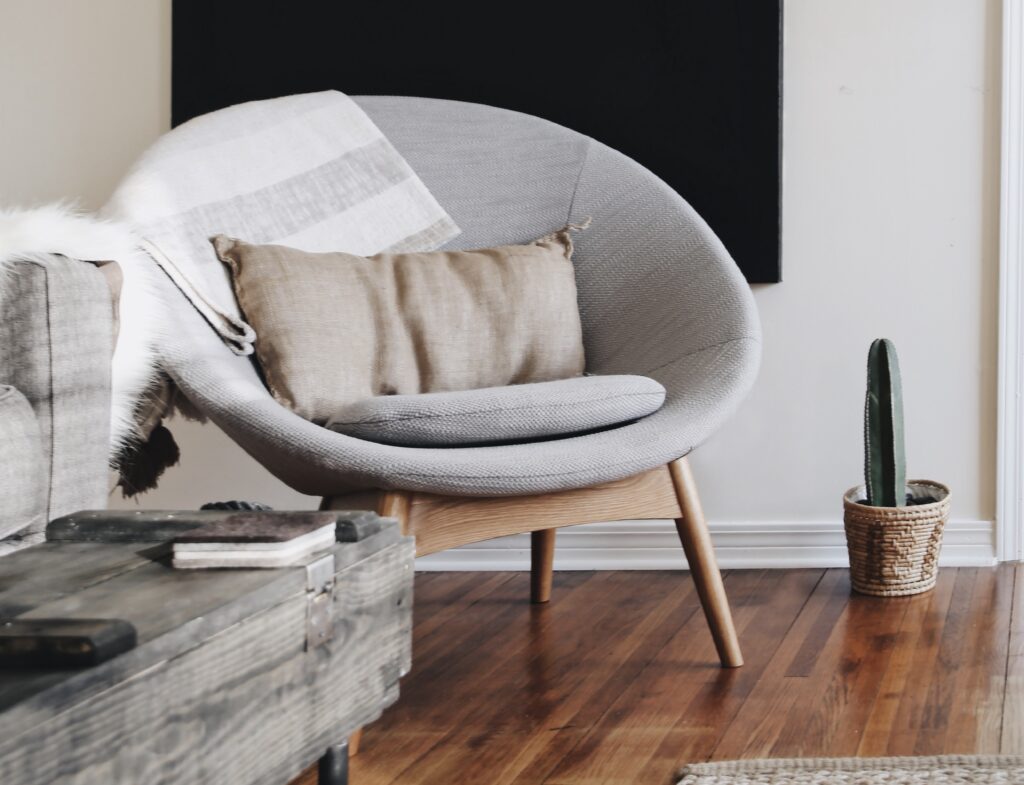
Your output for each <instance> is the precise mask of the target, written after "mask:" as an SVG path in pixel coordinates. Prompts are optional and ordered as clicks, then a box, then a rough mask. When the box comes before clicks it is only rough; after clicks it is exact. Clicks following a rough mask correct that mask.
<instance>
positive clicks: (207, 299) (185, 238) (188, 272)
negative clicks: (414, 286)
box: [103, 91, 459, 354]
mask: <svg viewBox="0 0 1024 785" xmlns="http://www.w3.org/2000/svg"><path fill="white" fill-rule="evenodd" d="M103 214H104V215H105V216H106V217H109V218H113V219H117V220H120V221H124V222H127V223H129V224H131V225H132V226H133V227H134V228H135V230H136V232H137V233H138V235H139V236H141V237H142V246H143V248H144V249H145V250H146V251H147V252H148V253H149V254H150V255H151V256H153V258H154V259H155V260H156V262H157V263H158V264H159V265H160V266H161V268H163V270H164V271H165V272H166V273H167V274H168V275H169V276H170V277H171V278H172V279H173V280H174V282H175V283H176V284H177V285H178V287H179V288H180V289H181V290H182V291H183V292H184V293H185V295H186V296H187V297H188V298H189V299H190V300H191V301H192V303H193V305H195V307H196V308H198V309H199V311H200V312H201V313H202V314H203V315H204V316H205V317H206V319H207V321H209V322H210V324H211V325H212V326H213V327H214V329H216V330H217V331H218V332H219V333H220V335H221V336H222V337H223V338H224V340H225V341H226V342H227V343H228V345H229V346H231V348H232V349H233V350H234V351H235V352H237V353H239V354H249V353H251V352H252V341H253V340H254V339H255V335H254V333H253V331H252V329H251V328H250V327H249V326H248V325H247V324H245V322H244V321H242V318H241V314H240V312H239V310H238V307H237V305H236V303H235V298H234V295H233V292H232V289H231V284H230V280H229V278H228V273H227V271H226V269H225V268H224V266H223V265H222V264H221V263H220V261H219V260H218V259H217V257H216V255H215V254H214V251H213V248H212V246H211V245H210V242H209V238H210V237H211V236H213V235H216V234H226V235H230V236H233V237H238V238H241V239H243V240H246V241H247V242H251V243H277V244H281V245H290V246H293V247H296V248H301V249H303V250H306V251H339V250H340V251H347V252H349V253H355V254H359V255H371V254H375V253H380V252H382V251H405V250H430V249H433V248H437V247H438V246H440V245H442V244H444V243H445V242H446V241H447V240H449V239H451V238H452V237H455V236H456V235H457V234H458V233H459V229H458V227H457V226H456V225H455V223H454V222H453V221H452V220H451V218H450V217H449V216H448V215H447V213H445V211H444V210H443V209H442V208H441V206H440V205H439V204H438V203H437V201H436V200H435V199H434V197H433V196H431V194H430V192H429V191H428V190H427V188H426V186H425V185H424V184H423V182H422V181H421V180H420V179H419V178H418V177H417V176H416V174H415V172H413V171H412V169H411V168H410V167H409V165H408V163H406V161H405V159H404V158H402V156H401V155H400V154H399V153H398V151H397V150H395V148H394V147H392V146H391V144H390V143H389V142H388V140H387V139H386V138H385V137H384V135H383V134H382V133H381V131H380V129H379V128H377V126H376V125H374V123H373V121H371V120H370V118H369V117H367V115H366V114H365V113H364V112H363V110H362V109H360V108H359V106H357V105H356V103H355V102H354V101H352V99H350V98H349V97H348V96H346V95H343V94H342V93H338V92H334V91H329V92H322V93H309V94H305V95H294V96H287V97H285V98H275V99H271V100H266V101H255V102H252V103H247V104H240V105H238V106H232V107H229V108H227V109H222V110H220V111H217V112H212V113H210V114H207V115H203V116H201V117H197V118H195V119H193V120H190V121H189V122H187V123H184V124H182V125H180V126H178V127H177V128H175V129H173V130H172V131H170V132H168V133H167V134H165V135H164V136H162V137H161V138H160V139H159V140H158V141H157V142H156V143H155V144H154V145H153V146H152V147H151V148H150V149H149V150H148V151H147V152H146V153H145V154H144V155H143V156H142V157H141V158H140V159H139V160H138V162H137V163H136V164H135V166H134V167H133V168H132V169H131V170H130V171H129V173H128V174H127V176H126V177H125V178H124V180H123V181H122V182H121V184H120V186H119V187H118V188H117V190H116V191H115V193H114V195H113V196H112V197H111V199H110V201H109V202H108V203H107V205H106V207H104V209H103Z"/></svg>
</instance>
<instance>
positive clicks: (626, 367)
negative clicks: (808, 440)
mask: <svg viewBox="0 0 1024 785" xmlns="http://www.w3.org/2000/svg"><path fill="white" fill-rule="evenodd" d="M354 100H355V101H356V102H357V103H358V104H359V105H360V106H361V107H362V108H363V109H364V110H365V112H366V113H367V114H368V115H369V116H370V118H371V119H372V120H373V121H374V122H375V123H376V124H377V125H378V126H379V127H380V129H381V130H382V131H383V132H384V134H385V135H386V136H387V137H388V139H389V140H390V141H391V142H392V144H393V145H394V146H395V147H396V148H397V149H398V151H399V152H400V153H402V155H404V156H405V158H406V159H407V160H408V162H409V163H410V164H411V166H412V168H413V170H414V171H415V172H416V173H417V174H418V175H419V176H420V178H422V180H423V182H424V183H425V184H426V186H427V187H428V188H429V189H430V191H431V192H432V193H433V195H434V196H435V197H436V199H437V201H438V202H439V203H440V204H441V205H442V206H443V207H444V209H445V210H447V211H448V213H449V214H450V215H451V217H452V218H453V219H454V221H455V222H456V223H457V224H458V226H459V227H460V228H461V229H462V233H461V235H460V236H458V237H457V238H455V240H454V241H452V242H451V243H450V246H451V247H457V248H482V247H490V246H495V245H501V244H511V243H520V242H528V241H530V240H532V239H533V238H535V237H539V236H541V235H543V234H545V233H547V232H550V231H552V230H553V229H555V228H557V227H560V226H563V225H565V224H566V223H581V222H583V221H585V220H586V219H588V218H590V219H591V221H592V225H591V227H590V228H589V229H588V230H587V231H585V232H581V233H579V234H578V235H576V237H575V240H576V252H575V255H574V258H573V262H574V264H575V269H576V277H577V285H578V293H579V307H580V312H581V318H582V324H583V333H584V348H585V352H586V362H587V371H588V372H589V373H592V374H602V375H604V374H636V375H643V376H647V377H650V378H652V379H654V380H656V381H657V382H659V383H660V384H661V385H663V386H664V387H665V388H666V390H667V396H666V399H665V403H664V405H663V406H662V407H661V408H660V409H659V410H658V411H656V412H655V413H654V414H651V415H650V416H647V417H644V418H642V419H640V420H638V421H634V422H631V423H628V424H624V425H622V426H621V427H614V428H611V429H608V430H603V431H600V432H595V433H587V434H584V435H577V436H572V437H569V438H559V439H548V440H544V441H538V442H535V443H514V444H505V445H498V446H472V447H463V448H459V447H448V448H436V447H435V448H423V447H402V446H393V445H387V444H382V443H377V442H371V441H365V440H361V439H357V438H353V437H350V436H346V435H342V434H340V433H336V432H334V431H331V430H328V429H326V428H323V427H320V426H319V425H315V424H313V423H312V422H308V421H306V420H303V419H301V418H300V417H298V416H297V415H295V414H293V413H292V412H291V411H289V410H287V409H285V408H284V407H282V406H281V405H280V404H278V403H277V402H276V401H275V400H274V398H272V397H271V395H270V393H269V392H268V390H267V388H266V387H265V386H264V384H263V382H262V381H261V379H260V376H259V374H258V371H257V369H256V367H255V366H254V364H253V362H252V361H251V360H250V358H247V357H242V356H238V355H236V354H234V353H232V352H231V351H230V350H229V349H228V348H227V347H226V346H225V344H224V343H223V342H222V341H221V339H220V338H219V337H218V335H217V334H216V333H215V332H214V330H213V329H212V328H211V327H210V326H209V325H208V323H207V322H206V321H205V320H204V319H203V318H202V317H201V316H200V314H199V313H198V312H197V311H196V310H195V309H194V308H193V307H192V306H191V305H190V303H189V301H188V300H187V299H186V298H185V297H184V296H183V295H182V294H181V293H180V292H179V291H178V290H177V289H176V288H175V287H174V286H173V285H172V284H171V283H170V281H165V282H164V284H163V285H165V286H166V287H167V292H166V296H167V298H168V299H169V300H170V301H171V302H172V310H173V316H174V319H175V322H176V323H175V330H174V332H173V337H171V338H170V339H168V340H167V343H166V345H164V346H163V347H162V349H161V355H162V364H163V366H164V368H165V369H166V371H167V373H168V374H169V375H170V376H171V378H172V379H173V381H174V382H175V383H176V385H177V386H178V387H179V389H180V390H181V391H182V392H183V393H184V395H185V396H186V397H187V398H188V399H190V401H191V402H192V403H193V404H194V405H195V406H197V407H198V408H199V409H200V410H201V411H202V413H203V414H205V415H206V416H208V417H209V418H210V419H211V420H213V422H215V423H216V424H217V425H218V426H219V427H220V428H222V429H223V430H224V431H225V432H226V433H227V434H228V435H229V436H230V437H231V438H232V439H234V440H235V441H236V442H237V443H238V444H239V445H241V446H242V447H243V448H244V449H245V450H246V451H247V452H248V453H250V454H251V455H252V456H253V457H254V458H256V459H257V460H258V461H259V462H260V463H261V464H263V465H264V466H265V467H266V468H267V469H269V470H270V471H271V472H272V473H273V474H274V475H276V476H277V477H279V478H280V479H281V480H283V481H284V482H285V483H287V484H288V485H289V486H291V487H292V488H294V489H295V490H297V491H300V492H302V493H306V494H314V495H318V496H322V497H323V508H324V509H374V510H376V511H378V512H379V513H380V514H384V515H389V516H393V517H395V518H398V519H399V521H400V522H401V524H402V526H403V528H404V529H405V531H407V532H408V533H410V534H413V535H415V537H416V542H417V553H418V554H421V555H422V554H427V553H432V552H435V551H439V550H443V549H447V548H451V547H455V546H458V545H462V544H466V543H471V542H476V541H480V540H485V539H489V538H493V537H500V536H503V535H508V534H513V533H519V532H531V533H532V570H533V575H532V599H533V600H534V601H535V602H544V601H547V600H548V598H549V594H550V591H551V578H552V574H551V573H552V564H553V553H554V544H555V531H556V529H557V528H558V527H562V526H569V525H572V524H579V523H586V522H593V521H608V520H622V519H665V518H670V519H675V521H676V523H677V527H678V530H679V535H680V538H681V540H682V546H683V549H684V550H685V553H686V557H687V560H688V562H689V566H690V569H691V572H692V574H693V577H694V580H695V581H696V586H697V589H698V592H699V596H700V599H701V602H702V604H703V607H704V611H705V614H706V616H707V619H708V622H709V625H710V627H711V632H712V635H713V638H714V642H715V645H716V648H717V651H718V654H719V656H720V658H721V662H722V665H723V666H726V667H736V666H739V665H741V664H742V657H741V653H740V648H739V644H738V642H737V638H736V633H735V629H734V627H733V623H732V619H731V615H730V611H729V606H728V602H727V600H726V596H725V591H724V587H723V584H722V580H721V576H720V574H719V571H718V567H717V565H716V562H715V557H714V553H713V550H712V547H711V541H710V538H709V536H708V531H707V527H706V524H705V521H704V517H703V514H702V512H701V506H700V502H699V500H698V496H697V491H696V487H695V484H694V480H693V476H692V473H691V471H690V467H689V465H688V463H687V460H686V458H685V456H686V455H687V454H688V453H689V452H690V451H691V450H693V449H694V448H695V447H696V446H697V445H699V444H701V443H702V442H703V441H704V440H705V439H706V438H707V437H708V436H710V435H711V434H712V433H713V432H714V431H715V429H716V428H718V427H719V426H720V425H721V424H722V423H723V422H724V421H725V420H726V419H727V418H728V417H729V416H730V415H731V414H732V412H733V411H734V410H735V408H736V407H737V405H738V404H739V402H740V401H741V399H742V398H743V397H744V395H745V394H746V392H747V391H748V390H749V388H750V386H751V384H752V383H753V380H754V377H755V375H756V372H757V368H758V364H759V360H760V327H759V323H758V319H757V314H756V309H755V305H754V301H753V298H752V296H751V293H750V289H749V287H748V285H747V284H746V282H745V281H744V279H743V276H742V275H741V274H740V271H739V270H738V269H737V267H736V265H735V263H734V262H733V260H732V259H731V258H730V256H729V254H728V252H727V251H726V249H725V247H724V246H723V245H722V243H721V242H720V241H719V240H718V238H717V237H716V236H715V234H714V233H713V232H712V231H711V230H710V229H709V228H708V226H707V224H705V223H704V221H703V220H702V219H701V218H700V216H699V215H697V213H696V212H694V210H693V209H692V208H691V207H690V206H689V205H688V204H687V203H686V201H684V199H683V198H682V197H680V196H679V195H678V194H677V193H675V192H674V191H673V190H672V189H671V188H669V187H668V186H667V185H666V184H665V183H663V182H662V181H661V180H660V179H658V178H657V177H656V176H654V175H653V174H651V173H650V172H649V171H647V170H646V169H644V168H643V167H642V166H640V165H638V164H637V163H635V162H633V161H632V160H630V159H629V158H627V157H626V156H624V155H622V154H620V153H618V152H616V151H615V150H612V149H611V148H609V147H607V146H605V145H604V144H601V143H600V142H597V141H595V140H593V139H591V138H589V137H587V136H584V135H581V134H579V133H576V132H574V131H571V130H568V129H566V128H563V127H561V126H558V125H555V124H553V123H551V122H548V121H545V120H541V119H538V118H536V117H531V116H528V115H524V114H520V113H517V112H513V111H507V110H503V109H496V108H492V107H488V106H482V105H476V104H467V103H460V102H456V101H447V100H437V99H424V98H400V97H382V96H373V97H356V98H355V99H354Z"/></svg>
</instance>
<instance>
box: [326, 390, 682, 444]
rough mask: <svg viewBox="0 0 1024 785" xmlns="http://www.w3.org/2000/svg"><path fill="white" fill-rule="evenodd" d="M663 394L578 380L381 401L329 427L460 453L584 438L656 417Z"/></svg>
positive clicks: (349, 411)
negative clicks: (476, 447) (472, 447)
mask: <svg viewBox="0 0 1024 785" xmlns="http://www.w3.org/2000/svg"><path fill="white" fill-rule="evenodd" d="M664 400H665V388H664V387H662V386H661V385H660V384H658V383H657V382H656V381H654V380H653V379H646V378H644V377H643V376H581V377H578V378H575V379H562V380H560V381H555V382H537V383H535V384H517V385H512V386H509V387H487V388H485V389H482V390H460V391H458V392H442V393H426V394H423V395H381V396H377V397H375V398H367V399H366V400H363V401H359V402H358V403H354V404H351V405H349V406H346V407H345V408H344V409H343V410H341V411H339V412H338V413H337V414H336V415H335V416H334V417H333V418H332V419H331V420H330V421H329V422H328V423H327V426H326V427H327V428H330V429H331V430H332V431H337V432H338V433H344V434H346V435H348V436H354V437H356V438H357V439H367V440H369V441H371V442H381V443H383V444H397V445H405V446H408V447H433V446H438V447H457V446H459V445H466V444H480V443H488V442H490V443H494V442H513V441H523V440H527V439H539V438H544V437H549V436H563V435H565V434H572V433H581V432H583V431H591V430H596V429H598V428H607V427H610V426H613V425H619V424H622V423H626V422H629V421H631V420H638V419H640V418H641V417H646V416H647V415H649V414H651V413H652V412H656V411H657V410H658V408H659V407H660V406H661V404H662V403H663V402H664Z"/></svg>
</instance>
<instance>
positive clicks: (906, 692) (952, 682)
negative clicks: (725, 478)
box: [352, 565, 1024, 785]
mask: <svg viewBox="0 0 1024 785" xmlns="http://www.w3.org/2000/svg"><path fill="white" fill-rule="evenodd" d="M1020 569H1021V568H1019V567H1015V566H1013V565H1004V566H1002V567H999V568H991V569H989V568H984V569H959V570H958V569H943V570H941V571H940V573H939V582H938V585H937V587H936V589H935V590H934V591H933V592H930V593H927V594H922V595H918V596H915V597H905V598H891V599H883V598H875V597H865V596H860V595H853V594H851V592H850V585H849V578H848V574H847V572H846V571H845V570H787V571H732V572H727V573H726V574H725V576H724V581H725V586H726V588H727V590H728V592H729V597H730V600H731V602H732V607H733V618H734V622H735V625H736V628H737V630H738V632H739V635H740V638H741V640H743V642H744V646H745V650H746V651H745V653H746V655H747V662H746V664H745V666H744V667H743V668H740V669H737V670H723V669H720V668H718V667H717V664H715V663H714V662H713V659H714V648H713V644H712V641H711V640H710V639H709V637H708V636H707V635H706V634H705V633H704V618H703V615H702V614H701V607H700V602H699V598H698V596H697V593H696V591H695V590H694V588H693V584H692V583H691V582H690V581H688V580H685V579H683V580H680V579H681V578H682V576H680V575H679V574H678V573H672V572H600V573H586V572H565V573H555V580H554V585H553V589H552V601H551V602H550V603H547V604H544V605H527V604H525V603H523V602H521V597H522V594H523V592H525V590H526V587H527V586H528V585H529V576H528V575H527V574H525V573H478V574H473V573H429V574H425V575H421V576H417V607H416V620H415V627H414V631H413V635H414V646H415V648H416V661H415V665H414V668H413V671H412V673H411V674H410V676H409V677H407V678H406V679H405V680H404V681H403V684H402V699H401V700H400V701H399V702H398V703H397V704H396V705H394V706H393V707H391V708H390V709H388V710H387V711H386V712H385V713H384V716H383V717H382V718H381V720H380V721H378V722H376V723H374V724H373V725H371V726H369V727H368V728H367V729H366V733H365V736H364V739H363V748H362V752H361V753H360V755H359V757H358V758H356V759H354V760H353V762H352V777H353V782H357V783H359V785H385V783H388V784H390V783H402V784H403V785H405V783H412V784H413V785H415V784H417V783H423V784H429V783H438V784H439V785H440V784H442V783H443V784H446V783H454V782H487V783H489V785H490V783H495V784H496V785H502V784H505V785H508V784H510V783H516V784H517V785H540V784H541V783H544V784H545V785H598V783H601V784H602V785H607V783H621V785H626V784H627V783H628V784H629V785H645V784H646V783H650V784H651V785H655V784H657V785H664V783H668V782H671V781H672V774H673V773H674V772H675V771H676V770H677V769H678V767H679V766H680V765H682V764H684V763H688V762H694V761H700V760H709V759H711V760H725V759H730V758H751V757H765V756H767V757H786V756H817V755H843V754H849V755H854V754H856V755H913V754H918V753H919V752H926V753H940V752H941V753H970V752H983V751H989V752H1003V753H1010V754H1021V753H1024V716H1022V714H1024V712H1022V710H1021V708H1020V707H1021V706H1024V586H1022V585H1021V577H1022V575H1021V574H1020ZM517 599H519V600H520V601H518V602H517V601H516V600H517Z"/></svg>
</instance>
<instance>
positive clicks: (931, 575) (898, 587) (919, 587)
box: [843, 480, 949, 597]
mask: <svg viewBox="0 0 1024 785" xmlns="http://www.w3.org/2000/svg"><path fill="white" fill-rule="evenodd" d="M907 491H908V492H910V493H911V494H912V496H913V497H914V498H918V499H920V498H928V497H930V498H933V499H936V501H934V502H931V503H928V504H915V505H908V506H906V507H872V506H870V505H867V504H862V503H861V502H860V501H858V500H860V499H864V498H865V497H866V495H867V494H866V493H865V491H864V486H863V485H860V486H858V487H856V488H851V489H850V490H848V491H847V492H846V495H845V496H844V497H843V510H844V514H843V522H844V524H845V526H846V547H847V550H848V551H849V553H850V581H851V583H852V584H853V588H854V590H855V591H858V592H860V593H861V594H873V595H875V596H876V597H901V596H903V595H907V594H919V593H920V592H923V591H928V590H929V589H931V588H932V587H933V586H934V585H935V579H936V577H937V576H938V572H939V550H940V549H941V547H942V530H943V528H945V526H946V519H947V518H948V517H949V488H947V487H946V486H945V485H943V484H942V483H938V482H931V481H930V480H911V481H910V482H908V483H907Z"/></svg>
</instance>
